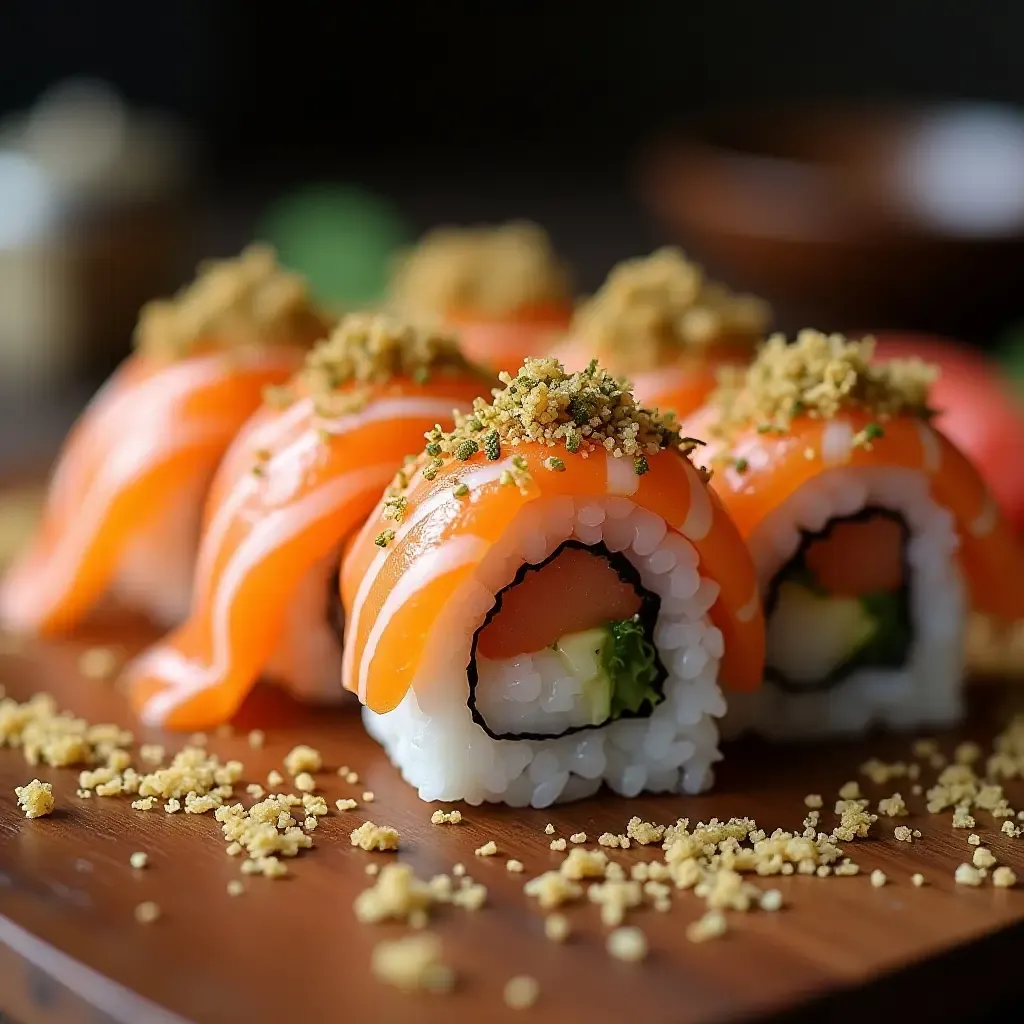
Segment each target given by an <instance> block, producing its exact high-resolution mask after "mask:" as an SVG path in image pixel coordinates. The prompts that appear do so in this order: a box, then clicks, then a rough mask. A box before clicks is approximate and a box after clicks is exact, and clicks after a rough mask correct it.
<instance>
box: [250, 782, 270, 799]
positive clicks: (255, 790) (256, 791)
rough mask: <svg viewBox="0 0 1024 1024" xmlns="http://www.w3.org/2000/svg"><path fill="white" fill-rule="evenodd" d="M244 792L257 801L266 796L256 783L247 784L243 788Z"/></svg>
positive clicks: (265, 792)
mask: <svg viewBox="0 0 1024 1024" xmlns="http://www.w3.org/2000/svg"><path fill="white" fill-rule="evenodd" d="M245 791H246V793H248V794H249V796H251V797H255V798H256V799H257V800H262V799H263V798H264V797H265V796H266V794H267V791H266V790H265V789H264V788H263V787H262V786H261V785H260V784H259V783H258V782H251V783H249V785H248V786H246V787H245Z"/></svg>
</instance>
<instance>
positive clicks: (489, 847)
mask: <svg viewBox="0 0 1024 1024" xmlns="http://www.w3.org/2000/svg"><path fill="white" fill-rule="evenodd" d="M473 852H474V853H475V854H476V855H477V856H478V857H493V856H494V855H495V854H496V853H497V852H498V845H497V843H495V841H494V840H493V839H488V840H487V842H486V843H484V845H483V846H478V847H477V848H476V849H475V850H474V851H473Z"/></svg>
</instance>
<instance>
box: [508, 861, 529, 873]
mask: <svg viewBox="0 0 1024 1024" xmlns="http://www.w3.org/2000/svg"><path fill="white" fill-rule="evenodd" d="M505 870H506V871H512V872H514V873H515V874H519V873H520V872H522V871H525V870H526V868H525V867H524V866H523V862H522V861H521V860H514V859H513V860H510V861H508V862H507V863H506V864H505Z"/></svg>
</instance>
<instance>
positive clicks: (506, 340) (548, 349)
mask: <svg viewBox="0 0 1024 1024" xmlns="http://www.w3.org/2000/svg"><path fill="white" fill-rule="evenodd" d="M571 318H572V307H571V306H569V305H568V304H561V303H552V304H550V305H536V306H524V307H523V308H521V309H518V310H516V311H515V312H514V313H512V314H510V315H509V316H507V317H502V318H500V319H499V318H493V317H487V316H483V315H481V314H479V313H475V312H474V311H472V310H463V309H453V310H450V311H449V312H448V314H447V316H446V317H445V320H446V322H447V323H448V324H449V325H450V326H451V327H453V328H454V329H455V330H457V331H458V333H459V341H460V344H461V347H462V350H463V352H465V354H466V357H467V358H468V359H470V360H472V361H473V362H476V363H479V364H480V365H481V366H490V367H492V368H493V369H495V370H508V371H509V372H510V373H515V371H516V370H517V369H518V368H519V367H520V366H522V365H523V362H524V360H526V359H527V358H530V357H535V358H542V357H544V356H548V355H550V354H551V353H552V352H553V351H554V350H555V348H556V347H557V346H558V344H559V343H560V342H561V340H562V338H563V337H564V336H565V332H566V331H567V330H568V328H569V321H570V320H571Z"/></svg>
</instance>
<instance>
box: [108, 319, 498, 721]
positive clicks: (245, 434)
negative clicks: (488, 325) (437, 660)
mask: <svg viewBox="0 0 1024 1024" xmlns="http://www.w3.org/2000/svg"><path fill="white" fill-rule="evenodd" d="M493 383H494V379H493V378H492V377H490V376H489V375H487V374H485V373H483V372H482V371H480V370H478V369H477V368H476V367H475V366H473V365H471V364H470V363H468V362H467V361H466V360H465V359H464V358H463V356H462V353H461V352H460V350H459V348H458V345H457V344H456V342H455V340H454V339H453V338H452V337H450V336H449V335H447V334H444V333H442V332H438V331H435V330H432V329H421V328H415V327H413V326H411V325H409V324H407V323H405V322H402V321H398V320H395V319H393V318H390V317H387V316H370V315H363V314H353V315H350V316H348V317H345V318H344V319H343V320H342V321H341V323H340V324H339V325H338V327H337V328H335V330H334V332H333V333H332V334H331V336H330V337H329V338H327V339H326V340H324V341H322V342H321V343H320V344H318V345H317V346H316V347H315V348H313V350H312V351H311V352H310V353H309V355H308V356H307V358H306V361H305V364H304V365H303V367H302V369H301V370H300V371H299V372H298V374H296V376H295V377H294V378H293V379H292V380H291V381H289V382H288V383H287V384H286V385H284V386H280V387H277V388H274V389H271V390H269V391H268V392H267V395H266V401H265V402H264V405H263V407H262V408H260V409H259V410H258V411H257V412H256V413H255V414H254V415H253V416H252V418H251V419H250V420H249V421H248V422H247V423H246V424H245V426H244V427H243V428H242V430H241V432H240V433H239V435H238V437H237V438H236V439H235V441H234V443H233V444H232V446H231V448H230V449H229V450H228V452H227V454H226V455H225V457H224V461H223V463H222V464H221V467H220V469H219V470H218V473H217V476H216V478H215V479H214V482H213V485H212V487H211V491H210V501H209V505H208V508H207V516H206V523H205V528H204V531H203V537H202V542H201V545H200V548H199V556H198V562H197V568H196V573H195V585H194V591H193V601H192V608H191V611H190V613H189V616H188V619H187V620H186V621H185V623H184V624H183V625H182V626H181V627H180V628H179V629H177V630H176V631H175V632H173V633H171V634H170V636H168V637H167V638H166V639H164V640H163V641H161V642H160V643H159V644H157V645H156V646H154V647H152V648H150V649H149V650H148V651H146V652H145V653H143V654H142V655H141V656H140V657H139V658H138V659H137V660H136V661H135V662H134V663H133V664H132V665H130V666H129V667H128V669H127V673H126V676H127V679H128V681H129V684H130V692H131V697H132V702H133V705H134V707H135V709H136V711H137V712H138V713H139V715H140V716H141V717H142V718H143V720H144V721H146V722H148V723H151V724H154V725H161V726H165V727H170V728H174V729H188V730H191V729H203V728H208V727H210V726H213V725H216V724H218V723H220V722H224V721H226V720H228V719H229V718H230V717H231V716H232V715H233V714H234V712H235V711H236V709H237V708H238V706H239V704H240V703H241V702H242V700H243V699H244V697H245V695H246V694H247V693H248V692H249V690H250V689H251V688H252V686H253V685H254V684H255V682H256V680H257V678H258V677H259V676H261V675H264V676H267V677H268V678H270V679H272V680H274V681H277V682H280V683H282V684H284V685H285V686H286V687H287V688H288V689H290V690H291V691H293V692H294V693H296V694H297V695H298V696H300V697H302V698H303V699H306V700H311V701H332V700H337V699H339V698H340V697H341V696H342V695H343V692H344V691H343V690H342V688H341V639H342V637H343V636H344V632H345V624H344V620H343V616H342V614H341V607H340V605H341V602H340V598H339V595H338V564H339V561H340V559H341V557H342V551H343V549H344V546H345V544H346V542H347V541H348V540H349V539H350V538H351V537H352V535H353V534H354V533H355V532H356V530H358V528H359V527H360V526H362V524H363V522H364V521H365V519H366V517H367V515H369V513H370V511H371V510H372V509H373V507H374V505H375V504H376V502H377V499H378V498H379V496H380V492H381V490H382V489H383V488H384V487H385V486H386V485H387V484H388V483H389V482H391V481H392V480H394V479H395V478H396V473H397V474H398V479H399V480H401V479H404V477H403V476H402V465H403V460H404V458H405V457H406V455H407V453H408V452H409V451H410V450H414V449H416V448H418V447H421V446H422V444H423V434H424V432H425V431H427V430H430V429H433V428H434V427H435V425H438V424H447V425H451V424H452V422H453V420H452V410H453V408H460V409H468V408H469V407H470V405H471V404H472V401H473V399H474V397H475V396H476V395H478V394H480V393H481V391H486V389H487V388H488V387H489V386H491V385H492V384H493ZM437 429H440V427H438V428H437Z"/></svg>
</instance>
